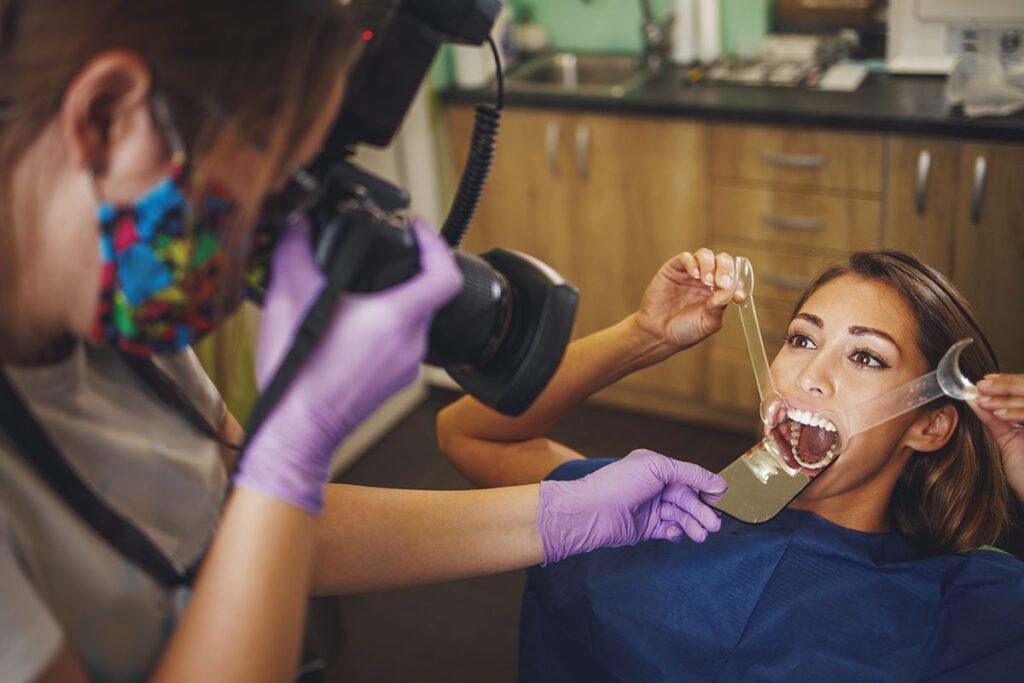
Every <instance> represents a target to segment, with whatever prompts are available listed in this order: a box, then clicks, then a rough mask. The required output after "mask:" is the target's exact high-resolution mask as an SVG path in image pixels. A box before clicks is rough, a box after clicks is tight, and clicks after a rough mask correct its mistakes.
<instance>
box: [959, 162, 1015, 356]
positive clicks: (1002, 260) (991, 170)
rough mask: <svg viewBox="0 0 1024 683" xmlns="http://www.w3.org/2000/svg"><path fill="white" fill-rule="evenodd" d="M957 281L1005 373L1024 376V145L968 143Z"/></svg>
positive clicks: (963, 166)
mask: <svg viewBox="0 0 1024 683" xmlns="http://www.w3.org/2000/svg"><path fill="white" fill-rule="evenodd" d="M959 188H960V189H959V195H958V198H957V224H956V237H955V249H954V266H953V268H954V271H953V273H954V278H955V279H956V282H957V284H958V285H959V286H960V288H961V289H962V290H963V292H964V294H965V295H966V296H967V298H968V300H969V301H970V302H971V303H972V304H973V305H974V309H975V312H976V313H977V315H978V318H979V320H980V322H981V325H982V327H983V328H984V330H985V332H986V334H987V335H988V338H989V340H990V341H991V342H992V345H993V346H994V347H995V350H996V354H997V355H998V356H999V362H1000V365H1001V366H1002V369H1003V370H1004V371H1011V372H1021V371H1024V305H1022V304H1021V292H1024V145H980V144H964V145H963V146H962V149H961V159H960V186H959Z"/></svg>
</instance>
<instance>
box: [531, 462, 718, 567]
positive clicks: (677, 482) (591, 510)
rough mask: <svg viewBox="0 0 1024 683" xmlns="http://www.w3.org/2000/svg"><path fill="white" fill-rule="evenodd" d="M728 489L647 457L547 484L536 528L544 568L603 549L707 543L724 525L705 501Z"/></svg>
mask: <svg viewBox="0 0 1024 683" xmlns="http://www.w3.org/2000/svg"><path fill="white" fill-rule="evenodd" d="M726 487H727V485H726V483H725V480H724V479H722V478H721V477H720V476H718V475H717V474H713V473H711V472H708V471H707V470H705V469H703V468H701V467H698V466H697V465H693V464H691V463H685V462H679V461H678V460H673V459H671V458H667V457H665V456H663V455H659V454H657V453H654V452H652V451H647V450H636V451H633V452H632V453H630V454H629V455H627V456H626V457H625V458H623V459H622V460H620V461H618V462H615V463H612V464H611V465H608V466H606V467H602V468H601V469H600V470H598V471H596V472H593V473H591V474H589V475H587V476H586V477H583V478H582V479H576V480H573V481H543V482H541V484H540V510H539V513H538V517H537V527H538V529H539V531H540V536H541V541H542V543H543V546H544V564H545V565H547V564H550V563H552V562H558V561H559V560H563V559H565V558H566V557H569V556H571V555H577V554H579V553H585V552H588V551H591V550H594V549H596V548H617V547H619V546H624V545H635V544H637V543H640V542H642V541H650V540H667V541H678V540H680V539H681V538H682V537H683V535H684V534H685V535H686V536H688V537H689V538H690V539H691V540H693V541H696V542H697V543H700V542H702V541H704V539H706V538H707V536H708V533H709V532H712V531H718V529H720V528H721V526H722V522H721V520H720V519H719V518H718V514H717V513H716V512H715V511H714V510H713V509H712V508H710V507H708V505H706V504H705V503H704V502H703V501H702V500H701V498H700V494H702V493H703V494H704V499H705V500H711V501H712V502H713V501H715V500H717V499H718V498H720V497H721V496H722V495H723V494H724V493H725V490H726Z"/></svg>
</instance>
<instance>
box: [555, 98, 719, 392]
mask: <svg viewBox="0 0 1024 683" xmlns="http://www.w3.org/2000/svg"><path fill="white" fill-rule="evenodd" d="M705 130H706V129H705V126H704V125H702V124H699V123H690V122H681V121H674V120H669V119H656V118H648V117H642V118H641V117H627V116H605V115H598V114H594V115H579V116H576V117H575V118H574V120H573V132H572V135H571V137H570V143H571V152H572V153H571V156H572V165H573V169H572V174H571V180H570V185H569V211H570V225H571V226H572V227H571V246H572V256H571V257H570V259H571V263H572V266H571V270H572V272H573V273H575V274H578V277H579V280H580V289H581V296H580V313H579V317H578V322H577V329H578V330H579V331H580V332H581V333H590V332H594V331H596V330H598V329H601V328H603V327H606V326H608V325H611V324H614V323H616V322H618V321H619V320H622V318H624V317H625V316H627V315H629V314H630V313H632V312H634V311H636V309H637V307H638V306H639V304H640V300H641V298H642V296H643V293H644V290H645V289H646V288H647V285H648V284H649V283H650V281H651V279H652V278H653V277H654V275H655V273H656V272H657V271H658V269H659V268H660V267H661V265H662V264H663V263H664V262H665V261H667V260H668V259H670V258H671V257H673V256H675V255H676V254H678V253H680V252H681V251H684V250H691V251H692V250H695V249H697V248H698V247H701V246H704V245H705V244H706V241H707V240H706V235H707V231H706V221H707V185H706V171H705V169H706V152H705V149H706V132H705ZM703 346H704V345H701V346H700V347H697V348H695V349H690V350H688V351H685V352H683V353H680V354H678V355H677V356H676V357H675V358H673V359H671V360H670V361H668V362H666V363H663V364H661V365H659V366H658V367H656V368H651V369H649V370H646V371H644V372H640V373H637V374H635V375H633V376H631V377H629V378H627V379H626V380H624V381H623V382H621V383H620V384H621V388H625V389H631V390H636V391H637V393H638V394H639V393H644V394H646V395H647V397H650V396H657V395H661V396H663V397H665V398H666V399H667V400H668V401H671V400H673V399H674V398H677V397H680V396H699V395H702V393H703V386H704V383H705V382H704V373H705V372H706V363H705V362H704V361H703V360H702V359H703V357H704V355H705V349H704V348H703ZM641 390H642V391H641ZM670 409H671V408H670Z"/></svg>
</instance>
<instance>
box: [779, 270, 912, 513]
mask: <svg viewBox="0 0 1024 683" xmlns="http://www.w3.org/2000/svg"><path fill="white" fill-rule="evenodd" d="M916 338H917V326H916V323H915V321H914V316H913V313H912V311H911V310H910V307H909V306H908V305H907V303H906V301H905V300H904V299H903V297H902V295H900V294H899V293H898V292H897V291H896V290H895V289H894V288H892V287H891V286H889V285H887V284H885V283H883V282H880V281H877V280H868V279H865V278H862V277H860V276H857V275H845V276H841V277H839V278H836V279H834V280H832V281H830V282H828V283H827V284H825V285H824V286H822V287H821V288H819V289H818V290H817V291H816V292H815V293H814V294H812V295H811V296H810V297H809V298H808V299H807V301H806V302H805V303H804V305H803V307H802V308H801V309H800V311H798V312H797V314H796V316H795V317H794V318H793V320H792V322H790V324H789V329H788V331H787V342H786V344H785V345H784V346H783V347H782V350H780V351H779V353H778V355H777V356H776V357H775V360H774V361H773V362H772V367H771V369H772V377H773V379H774V381H775V386H776V388H777V390H778V392H779V393H780V394H781V395H782V396H783V397H784V398H785V399H786V402H787V403H788V405H789V407H790V408H791V409H798V410H804V411H827V412H832V413H836V414H842V413H844V412H845V411H847V410H849V409H850V408H853V407H854V406H858V405H860V404H862V403H864V402H865V401H868V400H870V399H873V398H875V397H877V396H880V395H882V394H884V393H886V392H887V391H889V390H890V389H893V388H895V387H897V386H899V385H901V384H904V383H906V382H908V381H910V380H913V379H915V378H917V377H919V376H921V375H922V374H925V373H926V372H927V371H928V367H927V362H926V360H925V358H924V356H923V354H922V353H921V351H920V349H919V348H918V346H917V343H916ZM917 417H918V413H916V412H914V411H911V412H910V413H907V414H906V415H903V416H901V417H899V418H896V419H893V420H890V421H889V422H886V423H883V424H881V425H878V426H877V427H875V428H873V429H870V430H868V431H866V432H862V433H861V434H858V435H856V436H855V437H854V438H852V439H850V440H849V443H848V445H847V447H846V450H845V451H843V452H842V453H841V454H840V456H839V457H838V458H837V459H836V461H835V462H834V463H833V464H832V465H831V466H829V467H828V468H827V469H825V470H824V471H822V472H821V474H820V476H818V477H816V478H815V479H814V481H813V482H811V484H810V485H809V486H808V487H807V488H805V489H804V491H803V493H801V495H800V497H799V499H798V500H800V501H805V502H807V501H820V500H825V499H829V498H834V497H836V496H854V495H856V496H860V495H861V494H865V493H868V492H871V491H876V492H877V494H878V496H884V497H885V500H887V499H888V492H889V491H891V484H892V483H894V482H895V480H896V477H897V476H898V474H899V471H900V470H901V469H902V468H903V466H904V464H905V463H906V459H907V458H908V457H909V456H910V453H911V449H910V448H907V447H906V444H905V439H904V437H905V434H906V432H907V430H908V428H909V427H910V425H911V424H913V423H914V421H915V419H917ZM887 487H888V488H887ZM878 496H876V497H878ZM876 502H877V501H876Z"/></svg>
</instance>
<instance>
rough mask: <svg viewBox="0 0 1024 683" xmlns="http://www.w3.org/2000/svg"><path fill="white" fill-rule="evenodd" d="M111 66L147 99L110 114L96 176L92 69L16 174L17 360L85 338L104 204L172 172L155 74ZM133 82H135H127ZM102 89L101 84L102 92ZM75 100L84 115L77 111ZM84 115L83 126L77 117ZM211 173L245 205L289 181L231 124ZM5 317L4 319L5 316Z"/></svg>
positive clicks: (126, 200)
mask: <svg viewBox="0 0 1024 683" xmlns="http://www.w3.org/2000/svg"><path fill="white" fill-rule="evenodd" d="M118 57H119V56H118V55H114V56H113V57H111V58H110V59H111V60H114V62H113V63H112V64H110V63H104V62H103V60H102V59H100V60H97V61H98V62H100V66H99V67H96V66H95V65H90V67H91V68H96V69H99V68H106V69H107V71H108V72H116V73H118V74H119V75H121V76H122V77H123V78H124V79H130V78H137V79H138V83H139V89H140V91H141V94H140V95H139V96H137V97H135V98H134V99H131V98H129V97H128V96H125V99H124V101H123V102H119V103H118V106H116V107H113V108H112V109H111V112H112V113H111V117H112V118H111V119H110V125H109V126H108V129H107V130H105V131H103V132H102V135H103V136H105V137H104V140H105V145H104V146H103V147H102V158H103V166H102V169H101V171H100V172H99V173H98V174H97V175H96V177H95V178H91V177H90V175H89V173H88V172H87V169H88V167H89V163H90V161H91V157H92V158H94V155H95V154H97V152H95V150H96V149H99V147H98V146H97V144H98V143H95V141H94V140H90V137H89V135H87V134H86V133H84V132H82V131H83V129H84V128H85V127H86V126H85V124H84V123H83V121H85V118H84V117H85V116H86V114H87V112H88V110H89V107H88V103H89V102H90V101H91V100H89V98H90V97H93V98H94V99H95V98H97V97H98V96H99V95H101V94H102V93H101V92H99V93H98V91H97V92H89V90H88V89H89V87H90V84H92V83H93V82H94V81H99V80H100V79H99V78H97V79H93V80H90V78H89V77H88V76H89V74H88V73H87V72H88V69H89V68H90V67H86V70H85V71H86V72H85V73H84V75H80V77H79V78H78V79H77V80H76V81H75V83H73V84H72V86H70V87H69V90H68V93H67V95H66V96H65V102H64V104H63V105H62V110H61V112H60V113H59V114H58V115H57V116H56V117H55V119H54V120H53V121H52V122H51V123H50V124H49V125H48V126H47V128H46V129H44V131H43V133H42V134H41V135H40V136H39V138H38V139H37V140H36V141H35V142H34V143H33V144H32V145H31V146H30V147H29V148H28V150H27V151H26V153H25V155H24V156H23V157H22V158H21V160H20V161H19V164H18V166H17V167H16V169H15V173H14V175H13V179H12V181H13V185H12V189H13V195H14V198H15V206H14V215H13V218H14V221H13V223H14V230H15V242H14V244H15V250H16V254H15V255H14V257H15V262H16V263H17V264H18V278H17V283H16V285H15V287H16V291H15V292H14V296H13V310H14V314H13V315H11V316H10V317H11V319H12V320H13V321H14V323H13V324H12V325H9V326H8V327H9V329H8V330H6V331H5V334H4V339H3V340H2V341H3V344H2V345H0V346H2V347H3V350H4V353H5V355H8V356H9V357H10V358H9V359H10V360H13V361H15V362H17V361H26V360H31V359H32V358H33V357H35V356H34V354H37V353H38V352H39V351H40V350H41V349H42V348H45V346H46V345H47V344H48V343H49V342H51V341H52V340H54V339H55V338H58V337H60V336H62V335H66V334H72V335H75V336H79V337H84V336H86V335H87V334H88V333H89V331H90V328H91V326H92V323H93V320H94V319H95V315H96V306H97V303H98V298H99V290H100V256H99V248H98V240H99V226H98V223H97V213H96V211H97V206H98V202H99V201H100V199H102V200H104V201H107V202H110V203H112V204H114V205H129V204H132V203H134V202H135V201H136V200H137V199H138V198H139V197H141V196H143V195H144V194H145V193H146V192H148V191H149V190H150V189H151V188H152V187H153V186H154V185H155V184H156V183H158V182H160V181H161V180H163V179H164V178H166V177H167V174H168V172H169V166H170V157H169V150H168V146H167V136H166V131H163V130H161V129H160V128H159V126H158V125H157V124H156V123H155V122H154V117H153V115H152V112H151V111H150V104H149V99H148V96H147V95H146V93H148V89H149V74H148V71H146V70H145V68H144V66H143V67H141V68H139V67H138V66H137V65H135V64H133V63H132V62H131V61H130V60H128V59H125V61H124V63H117V61H116V60H117V59H118ZM129 82H131V81H129ZM100 87H102V86H96V88H100ZM342 91H343V84H342V81H341V79H339V81H338V82H337V83H336V85H335V88H334V90H333V91H332V93H331V96H330V97H329V98H328V102H327V103H326V105H325V106H324V109H323V111H322V112H321V114H320V116H319V117H318V119H317V120H316V122H315V125H313V126H312V127H311V128H310V130H309V131H308V133H307V135H306V137H305V138H304V139H303V141H302V143H301V144H300V145H299V148H298V149H296V150H293V151H292V153H291V154H290V155H288V159H287V161H288V163H289V164H290V165H302V164H304V163H305V162H307V161H308V160H309V158H311V157H312V155H313V154H314V153H315V151H316V150H317V148H318V147H319V145H320V142H321V141H322V140H323V138H324V136H325V135H326V133H327V131H328V129H329V127H330V124H331V122H332V121H333V120H334V118H335V116H336V113H337V110H338V107H339V106H340V101H341V94H342ZM76 102H85V104H81V105H80V106H79V110H81V112H86V113H82V114H80V115H79V112H77V111H76V109H75V107H76ZM76 117H77V118H76ZM207 159H209V163H205V164H204V166H203V171H204V174H205V175H206V176H207V177H209V178H211V179H213V180H216V182H217V183H218V184H220V185H221V186H222V187H224V188H226V189H227V191H228V192H230V193H231V194H232V195H234V196H235V197H236V198H237V199H238V200H240V201H242V202H245V203H250V204H253V205H256V206H258V205H259V201H260V199H261V198H260V197H258V196H253V195H254V191H253V188H260V187H267V186H268V184H269V185H270V186H271V189H273V187H274V185H276V184H278V183H280V181H281V180H282V179H283V178H284V177H285V175H284V174H283V173H278V169H277V168H275V169H273V171H272V173H273V174H274V177H268V176H267V175H266V174H267V169H268V168H269V166H270V164H271V163H272V162H271V160H270V157H269V154H268V153H267V152H265V151H263V150H261V149H260V148H258V147H256V146H254V145H253V144H252V142H251V141H249V140H248V139H245V138H244V136H242V135H239V134H238V133H237V132H236V131H235V130H234V129H233V127H232V126H230V125H229V126H226V127H225V129H224V131H223V132H222V133H221V134H220V135H219V137H218V138H217V140H216V141H215V142H214V144H213V145H212V147H211V149H210V151H209V156H208V157H205V158H204V159H202V160H193V161H198V162H200V163H202V162H205V161H206V160H207ZM6 317H7V316H5V318H6Z"/></svg>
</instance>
